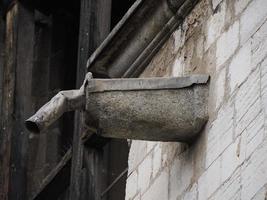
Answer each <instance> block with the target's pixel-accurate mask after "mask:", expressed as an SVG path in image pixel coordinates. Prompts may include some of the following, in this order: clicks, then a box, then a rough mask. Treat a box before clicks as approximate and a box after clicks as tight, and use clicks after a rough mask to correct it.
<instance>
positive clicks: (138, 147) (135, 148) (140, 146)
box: [128, 140, 147, 172]
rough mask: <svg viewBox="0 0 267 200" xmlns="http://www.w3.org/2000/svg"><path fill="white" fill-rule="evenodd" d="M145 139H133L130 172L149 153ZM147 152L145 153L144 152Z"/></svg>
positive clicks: (129, 160)
mask: <svg viewBox="0 0 267 200" xmlns="http://www.w3.org/2000/svg"><path fill="white" fill-rule="evenodd" d="M146 144H147V143H146V142H145V141H139V140H132V143H131V147H130V152H129V156H128V165H129V170H128V171H129V172H131V171H133V170H134V168H136V167H137V166H138V165H139V163H140V162H141V161H142V159H143V158H144V157H145V156H146V155H147V154H146V152H147V146H146ZM144 152H145V153H144Z"/></svg>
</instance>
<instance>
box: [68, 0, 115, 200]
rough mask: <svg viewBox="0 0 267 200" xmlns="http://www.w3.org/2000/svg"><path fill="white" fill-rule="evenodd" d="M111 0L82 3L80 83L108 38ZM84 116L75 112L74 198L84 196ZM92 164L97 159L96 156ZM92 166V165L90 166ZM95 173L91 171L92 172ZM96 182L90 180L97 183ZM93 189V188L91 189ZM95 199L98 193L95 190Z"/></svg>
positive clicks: (79, 54)
mask: <svg viewBox="0 0 267 200" xmlns="http://www.w3.org/2000/svg"><path fill="white" fill-rule="evenodd" d="M110 13H111V0H99V1H94V0H81V6H80V32H79V49H78V64H77V87H80V86H81V84H82V82H83V80H84V77H85V73H86V63H87V59H88V57H89V55H90V54H91V53H92V52H93V51H94V50H95V49H96V47H97V46H98V45H99V44H100V43H101V42H102V41H103V40H104V39H105V37H106V36H107V35H108V33H109V29H110V16H111V14H110ZM83 120H84V118H83V116H82V114H81V113H78V112H76V114H75V128H74V135H73V156H72V157H73V158H72V169H71V185H70V199H77V200H79V199H82V197H81V192H80V190H81V178H82V166H83V157H84V156H83V153H84V147H83V140H82V135H83V132H84V131H83V127H82V122H83ZM92 163H93V164H92V165H95V164H96V163H95V162H94V160H92ZM88 170H90V169H88ZM89 173H91V172H89ZM94 186H95V184H93V183H92V184H90V187H94ZM90 191H93V189H91V190H90ZM91 195H92V198H90V199H91V200H95V199H96V198H95V197H93V196H94V195H95V194H91Z"/></svg>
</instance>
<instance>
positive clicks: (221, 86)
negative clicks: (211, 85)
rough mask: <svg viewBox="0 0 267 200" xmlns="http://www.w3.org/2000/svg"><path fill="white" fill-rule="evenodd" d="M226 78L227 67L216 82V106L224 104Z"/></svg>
mask: <svg viewBox="0 0 267 200" xmlns="http://www.w3.org/2000/svg"><path fill="white" fill-rule="evenodd" d="M225 78H226V69H225V68H224V69H222V71H221V72H219V74H218V78H217V80H216V83H215V99H216V101H215V107H216V109H218V107H219V106H220V105H221V104H222V102H223V98H224V93H225Z"/></svg>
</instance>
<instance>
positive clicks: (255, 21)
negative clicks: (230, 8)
mask: <svg viewBox="0 0 267 200" xmlns="http://www.w3.org/2000/svg"><path fill="white" fill-rule="evenodd" d="M266 10H267V1H266V0H254V1H252V2H251V3H250V4H249V5H248V7H247V9H246V10H245V11H244V12H243V14H242V15H241V18H240V37H241V44H244V43H245V42H246V41H247V40H248V39H249V38H250V37H251V36H252V35H253V34H254V33H255V32H256V31H257V30H258V29H259V27H260V26H261V25H262V24H263V22H264V21H265V20H266V18H267V12H266Z"/></svg>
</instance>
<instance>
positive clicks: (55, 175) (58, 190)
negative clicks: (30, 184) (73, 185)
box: [30, 149, 72, 200]
mask: <svg viewBox="0 0 267 200" xmlns="http://www.w3.org/2000/svg"><path fill="white" fill-rule="evenodd" d="M71 153H72V149H69V150H68V151H67V153H66V154H65V155H64V156H63V158H62V159H61V161H60V162H59V163H58V164H57V166H56V167H55V168H54V169H53V170H52V171H51V172H50V173H49V174H48V175H47V176H46V178H45V179H44V180H43V181H42V182H41V186H40V188H39V190H38V191H37V192H36V193H35V194H34V195H33V197H32V198H30V199H34V200H52V199H57V198H58V197H59V196H60V195H62V193H64V191H66V189H67V187H68V186H69V182H70V168H71Z"/></svg>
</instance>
